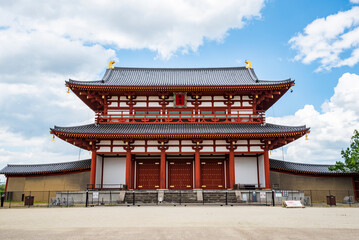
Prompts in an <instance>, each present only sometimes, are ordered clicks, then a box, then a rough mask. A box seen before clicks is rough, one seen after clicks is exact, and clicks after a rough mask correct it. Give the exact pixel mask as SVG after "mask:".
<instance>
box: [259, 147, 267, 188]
mask: <svg viewBox="0 0 359 240" xmlns="http://www.w3.org/2000/svg"><path fill="white" fill-rule="evenodd" d="M258 167H259V183H260V185H261V186H260V187H262V188H264V187H265V186H266V179H265V175H264V154H262V155H260V156H259V157H258Z"/></svg>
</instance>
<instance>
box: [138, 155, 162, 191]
mask: <svg viewBox="0 0 359 240" xmlns="http://www.w3.org/2000/svg"><path fill="white" fill-rule="evenodd" d="M136 188H137V189H158V188H160V160H153V159H151V160H139V161H137V162H136Z"/></svg>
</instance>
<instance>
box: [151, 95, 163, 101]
mask: <svg viewBox="0 0 359 240" xmlns="http://www.w3.org/2000/svg"><path fill="white" fill-rule="evenodd" d="M148 100H150V101H158V100H160V98H159V97H158V96H149V97H148Z"/></svg>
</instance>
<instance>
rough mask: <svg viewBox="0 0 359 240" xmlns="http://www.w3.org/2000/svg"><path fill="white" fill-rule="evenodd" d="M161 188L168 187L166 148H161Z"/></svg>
mask: <svg viewBox="0 0 359 240" xmlns="http://www.w3.org/2000/svg"><path fill="white" fill-rule="evenodd" d="M160 189H166V150H165V149H161V163H160Z"/></svg>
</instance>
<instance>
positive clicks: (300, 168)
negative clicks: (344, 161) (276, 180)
mask: <svg viewBox="0 0 359 240" xmlns="http://www.w3.org/2000/svg"><path fill="white" fill-rule="evenodd" d="M269 164H270V168H271V170H277V171H280V172H290V173H297V174H321V175H352V174H353V173H343V172H340V171H330V170H329V167H330V166H332V165H325V164H309V163H296V162H286V161H281V160H275V159H269Z"/></svg>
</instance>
